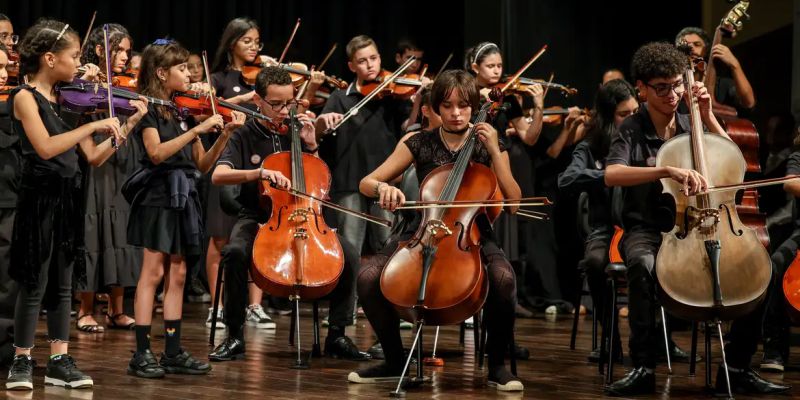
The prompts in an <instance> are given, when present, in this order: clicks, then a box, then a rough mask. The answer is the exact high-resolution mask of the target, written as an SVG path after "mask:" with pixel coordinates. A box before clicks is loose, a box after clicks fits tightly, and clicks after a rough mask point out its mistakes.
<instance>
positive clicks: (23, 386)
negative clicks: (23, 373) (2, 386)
mask: <svg viewBox="0 0 800 400" xmlns="http://www.w3.org/2000/svg"><path fill="white" fill-rule="evenodd" d="M6 390H33V382H6Z"/></svg>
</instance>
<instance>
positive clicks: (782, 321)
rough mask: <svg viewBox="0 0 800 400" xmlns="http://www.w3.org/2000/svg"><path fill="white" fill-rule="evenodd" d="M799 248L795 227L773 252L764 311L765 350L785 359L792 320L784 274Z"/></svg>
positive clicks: (797, 232) (799, 232) (799, 242)
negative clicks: (785, 290) (787, 308)
mask: <svg viewBox="0 0 800 400" xmlns="http://www.w3.org/2000/svg"><path fill="white" fill-rule="evenodd" d="M798 248H800V229H795V230H794V231H793V232H792V234H791V236H789V238H788V239H786V240H785V241H784V242H783V243H781V245H780V246H778V248H777V249H776V250H775V252H774V253H772V257H771V258H772V282H771V283H770V286H769V293H768V294H767V305H766V311H765V313H764V351H765V352H767V351H769V352H778V353H779V354H781V355H782V356H783V358H784V361H786V359H787V358H788V357H789V335H790V332H789V329H790V326H791V321H790V319H789V315H788V314H787V310H786V307H787V304H786V300H785V296H784V294H783V275H784V274H786V270H787V269H788V268H789V265H791V264H792V261H794V257H795V255H796V254H797V250H798Z"/></svg>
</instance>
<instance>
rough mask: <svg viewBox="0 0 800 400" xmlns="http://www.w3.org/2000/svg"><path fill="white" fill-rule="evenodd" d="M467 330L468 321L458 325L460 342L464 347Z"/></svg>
mask: <svg viewBox="0 0 800 400" xmlns="http://www.w3.org/2000/svg"><path fill="white" fill-rule="evenodd" d="M466 331H467V323H466V322H462V323H461V325H459V327H458V344H459V345H460V346H461V347H464V336H466ZM476 343H477V342H476Z"/></svg>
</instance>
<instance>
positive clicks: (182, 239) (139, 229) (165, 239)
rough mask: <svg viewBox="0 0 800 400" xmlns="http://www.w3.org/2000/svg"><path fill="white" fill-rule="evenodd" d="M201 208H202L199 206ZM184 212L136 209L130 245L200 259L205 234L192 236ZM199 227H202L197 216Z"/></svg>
mask: <svg viewBox="0 0 800 400" xmlns="http://www.w3.org/2000/svg"><path fill="white" fill-rule="evenodd" d="M198 207H199V205H198ZM185 212H186V211H185V209H184V210H179V209H174V208H167V207H157V206H144V205H134V206H132V207H131V216H130V219H129V220H128V243H129V244H131V245H133V246H139V247H144V248H146V249H150V250H155V251H159V252H162V253H166V254H175V255H182V256H197V255H200V254H202V252H203V248H202V235H201V234H200V233H201V232H194V233H193V232H190V229H188V228H187V227H186V226H185V225H186V221H185V216H184V215H183V214H184V213H185ZM196 217H197V218H198V221H197V223H198V224H199V226H202V221H200V220H199V217H200V215H199V214H197V216H196Z"/></svg>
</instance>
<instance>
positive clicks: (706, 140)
mask: <svg viewBox="0 0 800 400" xmlns="http://www.w3.org/2000/svg"><path fill="white" fill-rule="evenodd" d="M684 85H685V86H686V96H687V98H688V102H689V110H690V112H691V120H692V132H691V134H690V135H679V136H676V137H673V138H671V139H669V140H668V141H667V142H666V143H664V144H663V145H662V146H661V149H660V150H659V151H658V155H657V156H656V166H658V167H665V166H673V167H678V168H685V169H693V170H695V171H697V172H699V173H700V174H701V175H703V176H704V177H705V178H706V179H707V181H708V184H709V186H714V187H717V186H723V187H724V186H732V187H735V188H736V189H742V188H746V187H748V185H749V184H752V183H753V182H750V183H742V182H743V180H744V174H745V169H746V163H745V159H744V157H743V156H742V152H741V151H740V150H739V147H738V146H737V145H736V144H735V143H734V142H732V141H730V140H728V139H726V138H724V137H722V136H720V135H715V134H705V133H704V130H703V123H702V121H701V119H700V109H699V106H698V104H697V101H696V99H695V96H694V95H693V94H692V87H693V86H694V65H693V64H690V68H687V70H686V72H685V73H684ZM774 181H775V182H778V181H779V180H777V179H776V180H774ZM661 183H662V185H663V187H664V192H665V193H667V194H670V195H671V196H672V197H673V198H674V199H675V210H676V213H675V222H674V225H673V228H672V230H671V231H670V232H669V233H666V234H664V235H663V242H662V244H661V247H660V249H659V251H658V256H657V258H656V263H655V268H656V276H658V293H659V300H660V301H661V303H662V304H663V305H664V307H665V308H667V309H668V310H669V311H670V312H671V313H673V314H674V315H676V316H677V317H679V318H684V319H688V320H692V321H701V320H702V321H712V320H715V321H720V320H732V319H736V318H738V317H740V316H743V315H746V314H748V313H750V312H752V311H753V310H755V308H756V307H757V306H758V305H759V304H760V303H761V301H762V300H763V299H764V297H765V295H766V291H767V288H768V286H769V284H770V281H771V276H772V267H771V261H770V257H769V254H768V253H767V250H766V249H765V248H764V246H762V245H761V242H760V241H759V239H758V237H757V236H756V234H755V233H754V231H753V230H752V229H750V228H749V227H747V226H746V225H744V224H743V223H742V221H741V220H740V219H739V215H738V214H737V210H736V205H735V191H734V190H720V191H712V190H711V189H709V190H708V191H706V192H705V193H700V194H698V195H696V196H692V197H687V196H685V195H684V194H683V193H682V190H683V185H682V184H680V183H678V182H675V181H674V180H672V179H671V178H662V179H661ZM720 332H721V331H720Z"/></svg>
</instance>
